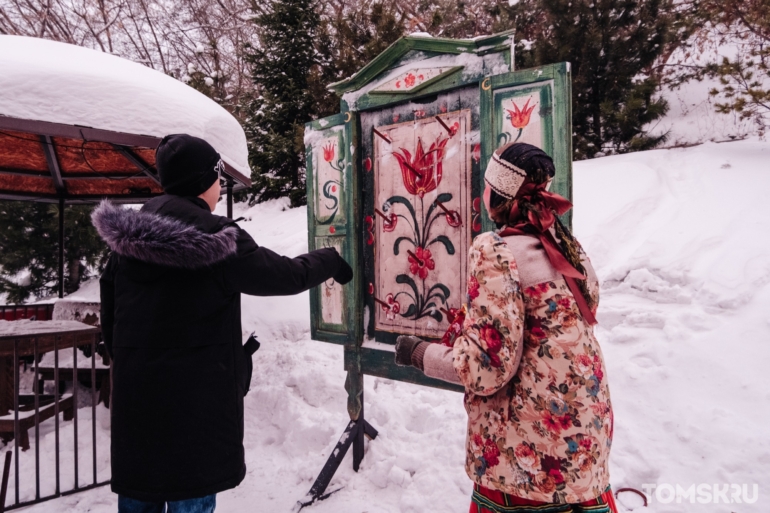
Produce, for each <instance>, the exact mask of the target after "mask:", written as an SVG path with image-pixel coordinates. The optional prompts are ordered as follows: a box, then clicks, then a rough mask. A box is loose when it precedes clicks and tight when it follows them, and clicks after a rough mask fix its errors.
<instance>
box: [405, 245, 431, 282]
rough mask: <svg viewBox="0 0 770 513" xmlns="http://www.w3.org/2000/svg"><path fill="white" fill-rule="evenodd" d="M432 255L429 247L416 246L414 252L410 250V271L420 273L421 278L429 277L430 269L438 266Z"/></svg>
mask: <svg viewBox="0 0 770 513" xmlns="http://www.w3.org/2000/svg"><path fill="white" fill-rule="evenodd" d="M431 256H432V255H431V254H430V250H429V249H422V248H416V249H415V252H414V253H412V252H411V251H409V271H410V272H411V273H412V274H416V275H418V276H419V277H420V279H421V280H424V279H425V278H427V277H428V271H432V270H433V269H435V268H436V263H435V262H434V261H433V258H431Z"/></svg>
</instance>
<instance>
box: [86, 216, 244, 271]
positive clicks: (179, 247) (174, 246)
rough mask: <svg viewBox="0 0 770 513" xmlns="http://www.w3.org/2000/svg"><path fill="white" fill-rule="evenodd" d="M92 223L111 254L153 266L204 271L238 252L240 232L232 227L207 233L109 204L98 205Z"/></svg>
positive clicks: (169, 218)
mask: <svg viewBox="0 0 770 513" xmlns="http://www.w3.org/2000/svg"><path fill="white" fill-rule="evenodd" d="M91 220H92V222H93V224H94V226H95V227H96V230H97V231H98V232H99V235H100V236H101V237H102V239H104V241H105V242H106V243H107V245H108V246H109V247H110V249H111V250H112V251H114V252H116V253H118V254H120V255H124V256H127V257H130V258H134V259H136V260H139V261H142V262H146V263H150V264H156V265H162V266H166V267H176V268H180V269H201V268H204V267H208V266H211V265H214V264H216V263H218V262H221V261H223V260H225V259H226V258H227V257H229V256H231V255H234V254H235V253H236V250H237V245H236V240H237V238H238V229H237V228H236V227H233V226H228V227H225V228H224V229H222V230H220V231H218V232H216V233H205V232H203V231H201V230H199V229H198V228H196V227H195V226H191V225H188V224H185V223H183V222H181V221H179V220H177V219H174V218H171V217H167V216H162V215H159V214H154V213H151V212H143V211H139V210H133V209H128V208H121V207H118V206H116V205H113V204H112V203H110V202H109V201H102V202H101V203H100V204H99V206H98V207H97V208H96V209H95V210H94V212H93V213H92V214H91Z"/></svg>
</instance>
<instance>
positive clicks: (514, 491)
mask: <svg viewBox="0 0 770 513" xmlns="http://www.w3.org/2000/svg"><path fill="white" fill-rule="evenodd" d="M468 258H469V279H468V297H469V302H468V305H467V311H468V314H467V317H466V319H465V321H464V323H463V327H462V333H461V334H459V335H457V334H456V333H452V334H450V335H448V336H451V337H452V338H454V365H455V369H456V370H457V373H458V376H459V377H460V379H461V381H462V382H463V383H464V385H465V388H466V395H465V407H466V410H467V411H468V419H469V420H468V433H467V435H468V439H467V450H466V470H467V473H468V475H469V476H470V477H471V479H473V480H474V481H475V482H477V483H479V484H480V485H482V486H485V487H488V488H492V489H497V490H501V491H503V492H505V493H509V494H511V495H515V496H518V497H524V498H527V499H531V500H537V501H543V502H557V503H565V502H569V503H575V502H582V501H585V500H589V499H592V498H595V497H598V496H599V495H601V493H602V492H603V491H604V490H605V489H606V487H607V485H608V484H609V475H608V468H607V465H608V462H607V460H608V456H609V451H610V445H611V443H612V434H613V433H612V431H613V416H612V406H611V401H610V395H609V389H608V387H607V381H606V370H605V367H604V363H603V358H602V354H601V350H600V348H599V344H598V342H597V341H596V339H595V338H594V335H593V330H592V329H591V327H590V326H588V325H587V324H585V323H584V321H583V320H582V317H581V316H580V312H579V309H578V307H577V305H575V302H574V300H573V297H572V295H571V292H570V291H569V287H568V286H567V284H566V282H565V281H564V280H563V279H560V280H556V281H552V282H544V283H540V284H537V285H535V286H532V287H528V288H526V289H524V290H522V289H521V288H520V286H519V278H518V270H517V267H516V262H515V261H514V259H513V255H512V254H511V252H510V250H509V249H508V247H507V245H506V244H505V241H504V240H503V239H501V238H500V237H498V236H497V235H495V234H493V233H485V234H482V235H480V236H478V237H476V239H475V241H474V243H473V246H472V247H471V250H470V252H469V257H468ZM584 264H585V265H586V266H587V268H588V267H590V262H588V261H587V259H586V260H585V261H584ZM589 276H590V277H591V279H592V280H594V279H595V275H594V274H593V272H592V270H591V272H589ZM594 285H597V286H598V282H597V283H596V284H594ZM518 355H520V356H518Z"/></svg>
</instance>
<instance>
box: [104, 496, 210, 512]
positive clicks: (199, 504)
mask: <svg viewBox="0 0 770 513" xmlns="http://www.w3.org/2000/svg"><path fill="white" fill-rule="evenodd" d="M216 497H217V496H216V495H207V496H206V497H201V498H199V499H189V500H186V501H171V502H144V501H138V500H136V499H131V498H128V497H126V496H125V495H118V513H214V508H215V507H216V505H217V501H216Z"/></svg>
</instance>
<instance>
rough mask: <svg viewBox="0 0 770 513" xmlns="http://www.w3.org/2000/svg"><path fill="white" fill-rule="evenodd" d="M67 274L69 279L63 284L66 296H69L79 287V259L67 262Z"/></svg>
mask: <svg viewBox="0 0 770 513" xmlns="http://www.w3.org/2000/svg"><path fill="white" fill-rule="evenodd" d="M67 274H68V276H67V277H68V278H69V279H68V280H66V281H65V284H66V285H67V294H71V293H73V292H75V291H76V290H77V289H78V287H79V286H80V259H71V260H69V261H68V262H67Z"/></svg>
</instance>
